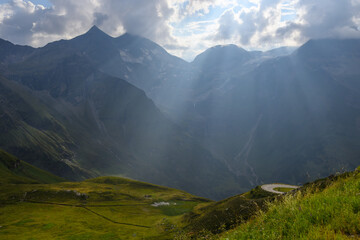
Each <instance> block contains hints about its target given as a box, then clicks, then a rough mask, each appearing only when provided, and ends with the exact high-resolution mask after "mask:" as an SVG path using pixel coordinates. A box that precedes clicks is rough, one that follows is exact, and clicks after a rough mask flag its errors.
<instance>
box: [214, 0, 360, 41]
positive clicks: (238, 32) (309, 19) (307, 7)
mask: <svg viewBox="0 0 360 240" xmlns="http://www.w3.org/2000/svg"><path fill="white" fill-rule="evenodd" d="M252 3H254V4H255V5H256V6H254V7H250V8H244V9H242V10H241V11H239V12H238V13H234V12H233V11H232V10H228V11H226V12H224V13H223V14H222V16H221V17H220V18H219V20H218V24H219V26H218V31H217V32H216V34H215V35H214V39H215V40H228V39H232V40H233V41H236V42H238V44H240V45H243V46H249V47H256V46H270V47H271V46H276V45H289V44H290V45H292V44H301V43H303V42H304V41H306V40H308V39H312V38H358V37H360V31H359V26H360V25H359V23H360V2H359V1H358V0H342V1H337V0H330V1H329V0H317V1H313V0H297V1H295V0H293V1H285V0H262V1H260V0H259V1H256V0H253V1H252ZM286 15H294V16H293V18H292V19H291V20H289V21H284V20H283V19H282V18H283V16H286Z"/></svg>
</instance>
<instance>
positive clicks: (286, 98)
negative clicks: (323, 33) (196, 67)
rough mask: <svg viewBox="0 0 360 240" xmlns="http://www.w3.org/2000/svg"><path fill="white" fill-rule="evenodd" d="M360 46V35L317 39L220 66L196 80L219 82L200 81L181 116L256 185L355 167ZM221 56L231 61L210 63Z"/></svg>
mask: <svg viewBox="0 0 360 240" xmlns="http://www.w3.org/2000/svg"><path fill="white" fill-rule="evenodd" d="M359 46H360V40H329V39H327V40H311V41H309V42H308V43H306V44H305V45H304V46H302V47H300V48H299V49H298V50H296V51H295V52H294V53H292V54H291V55H289V56H282V57H275V58H271V59H267V60H264V61H261V62H256V61H254V62H253V63H254V64H252V65H251V67H249V68H248V69H249V70H244V71H243V70H241V71H237V72H236V69H233V70H234V72H230V74H229V71H227V70H226V72H222V69H221V68H220V67H218V68H217V71H218V72H217V74H207V75H200V77H199V78H198V79H195V80H194V82H206V83H212V86H211V87H209V88H207V89H204V87H203V85H202V84H200V88H199V89H200V90H199V89H195V90H194V91H198V94H197V95H194V96H193V102H194V104H193V105H191V106H189V108H191V107H192V108H193V110H192V112H191V113H188V115H187V117H186V121H184V120H183V119H178V120H180V121H183V122H182V124H186V126H188V129H189V131H190V132H191V133H192V134H193V135H194V136H196V137H197V139H198V140H199V141H200V142H201V143H203V145H204V146H205V147H207V148H208V149H211V151H212V153H213V154H214V155H215V156H216V157H217V158H220V159H223V161H224V163H225V165H227V166H228V168H229V170H231V171H232V172H233V173H235V174H237V175H238V176H243V177H246V178H247V180H248V182H249V183H251V184H252V185H257V184H260V183H262V182H274V181H275V182H276V181H280V182H288V183H302V182H305V181H309V180H311V179H314V178H317V177H321V176H325V175H327V174H329V173H331V172H334V171H339V170H340V169H353V168H355V167H356V166H357V165H359V163H360V162H359V159H360V145H359V143H360V125H359V119H360V105H359V103H360V91H359V89H360V88H359V84H360V82H359V79H360V71H359V68H358V66H360V54H359V52H360V51H359V50H360V48H359ZM217 59H219V60H218V64H217V66H222V65H224V64H226V63H223V62H221V60H220V59H221V58H214V57H211V58H210V59H208V60H206V59H203V60H202V61H203V62H206V61H208V62H209V63H211V64H213V65H215V66H216V61H217ZM239 62H241V61H239ZM248 63H249V62H247V63H245V65H244V64H243V65H242V66H240V67H238V69H240V68H244V66H246V65H247V64H248ZM231 64H233V63H231ZM240 65H241V64H240ZM202 71H204V72H206V71H212V69H206V68H205V69H203V70H202ZM205 74H206V73H205ZM203 76H206V77H205V78H204V77H203ZM224 76H226V77H224ZM192 116H196V117H193V118H192Z"/></svg>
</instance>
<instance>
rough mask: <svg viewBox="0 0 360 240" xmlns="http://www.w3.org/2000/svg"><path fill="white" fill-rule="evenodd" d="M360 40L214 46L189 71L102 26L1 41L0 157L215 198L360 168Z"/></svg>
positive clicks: (74, 176)
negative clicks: (54, 36) (41, 39)
mask: <svg viewBox="0 0 360 240" xmlns="http://www.w3.org/2000/svg"><path fill="white" fill-rule="evenodd" d="M359 50H360V41H359V40H338V39H320V40H310V41H309V42H307V43H306V44H304V45H303V46H301V47H300V48H298V49H293V48H279V49H275V50H271V51H267V52H260V51H246V50H244V49H242V48H239V47H237V46H236V45H226V46H215V47H213V48H210V49H208V50H206V51H205V52H204V53H202V54H200V55H198V56H197V57H196V58H195V59H194V61H193V62H191V63H189V62H186V61H184V60H182V59H180V58H178V57H175V56H172V55H170V54H169V53H167V52H166V51H165V50H164V49H163V48H162V47H160V46H159V45H157V44H156V43H154V42H152V41H150V40H148V39H145V38H142V37H139V36H134V35H130V34H124V35H122V36H120V37H117V38H113V37H110V36H108V35H107V34H105V33H104V32H102V31H101V30H100V29H98V28H97V27H96V26H94V27H92V28H91V29H90V30H89V31H88V32H87V33H85V34H83V35H81V36H78V37H76V38H74V39H71V40H60V41H56V42H52V43H49V44H47V45H46V46H44V47H41V48H32V47H28V46H19V45H14V44H12V43H10V42H7V41H5V40H1V41H0V76H1V77H0V102H1V105H0V118H1V120H0V133H1V134H0V148H3V149H4V150H6V151H7V152H9V153H11V154H13V155H15V156H16V157H18V158H20V159H22V160H24V161H26V162H28V163H31V164H33V165H35V166H37V167H39V168H42V169H45V170H48V171H50V172H52V173H54V174H56V175H58V176H61V177H64V178H67V179H71V180H80V179H84V178H89V177H95V176H100V175H117V176H126V177H131V178H135V179H139V180H142V181H147V182H151V183H155V184H161V185H166V186H170V187H176V188H180V189H183V190H186V191H188V192H190V193H194V194H197V195H200V196H205V197H209V198H213V199H219V198H223V197H226V196H230V195H234V194H236V193H239V192H244V191H246V190H248V189H250V188H251V187H253V186H256V185H258V184H261V183H263V182H277V181H281V182H285V183H290V184H297V183H303V182H306V181H310V180H312V179H315V178H318V177H321V176H325V175H328V174H329V173H331V172H334V171H339V170H341V169H352V168H355V167H356V166H358V165H359V163H360V162H359V161H360V82H359V79H360V78H359V77H360V70H359V68H358V66H359V65H360V51H359Z"/></svg>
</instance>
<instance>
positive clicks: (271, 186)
mask: <svg viewBox="0 0 360 240" xmlns="http://www.w3.org/2000/svg"><path fill="white" fill-rule="evenodd" d="M261 188H262V189H263V190H265V191H267V192H271V193H276V194H285V193H284V192H280V191H276V190H274V188H293V189H296V188H299V186H294V185H287V184H276V183H274V184H264V185H262V186H261Z"/></svg>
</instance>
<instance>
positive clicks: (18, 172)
mask: <svg viewBox="0 0 360 240" xmlns="http://www.w3.org/2000/svg"><path fill="white" fill-rule="evenodd" d="M0 176H1V178H0V184H4V183H57V182H62V181H65V179H63V178H60V177H57V176H55V175H53V174H51V173H48V172H46V171H43V170H41V169H39V168H36V167H34V166H32V165H30V164H28V163H26V162H24V161H21V160H19V159H17V158H16V157H14V156H12V155H10V154H8V153H7V152H5V151H3V150H1V149H0Z"/></svg>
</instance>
